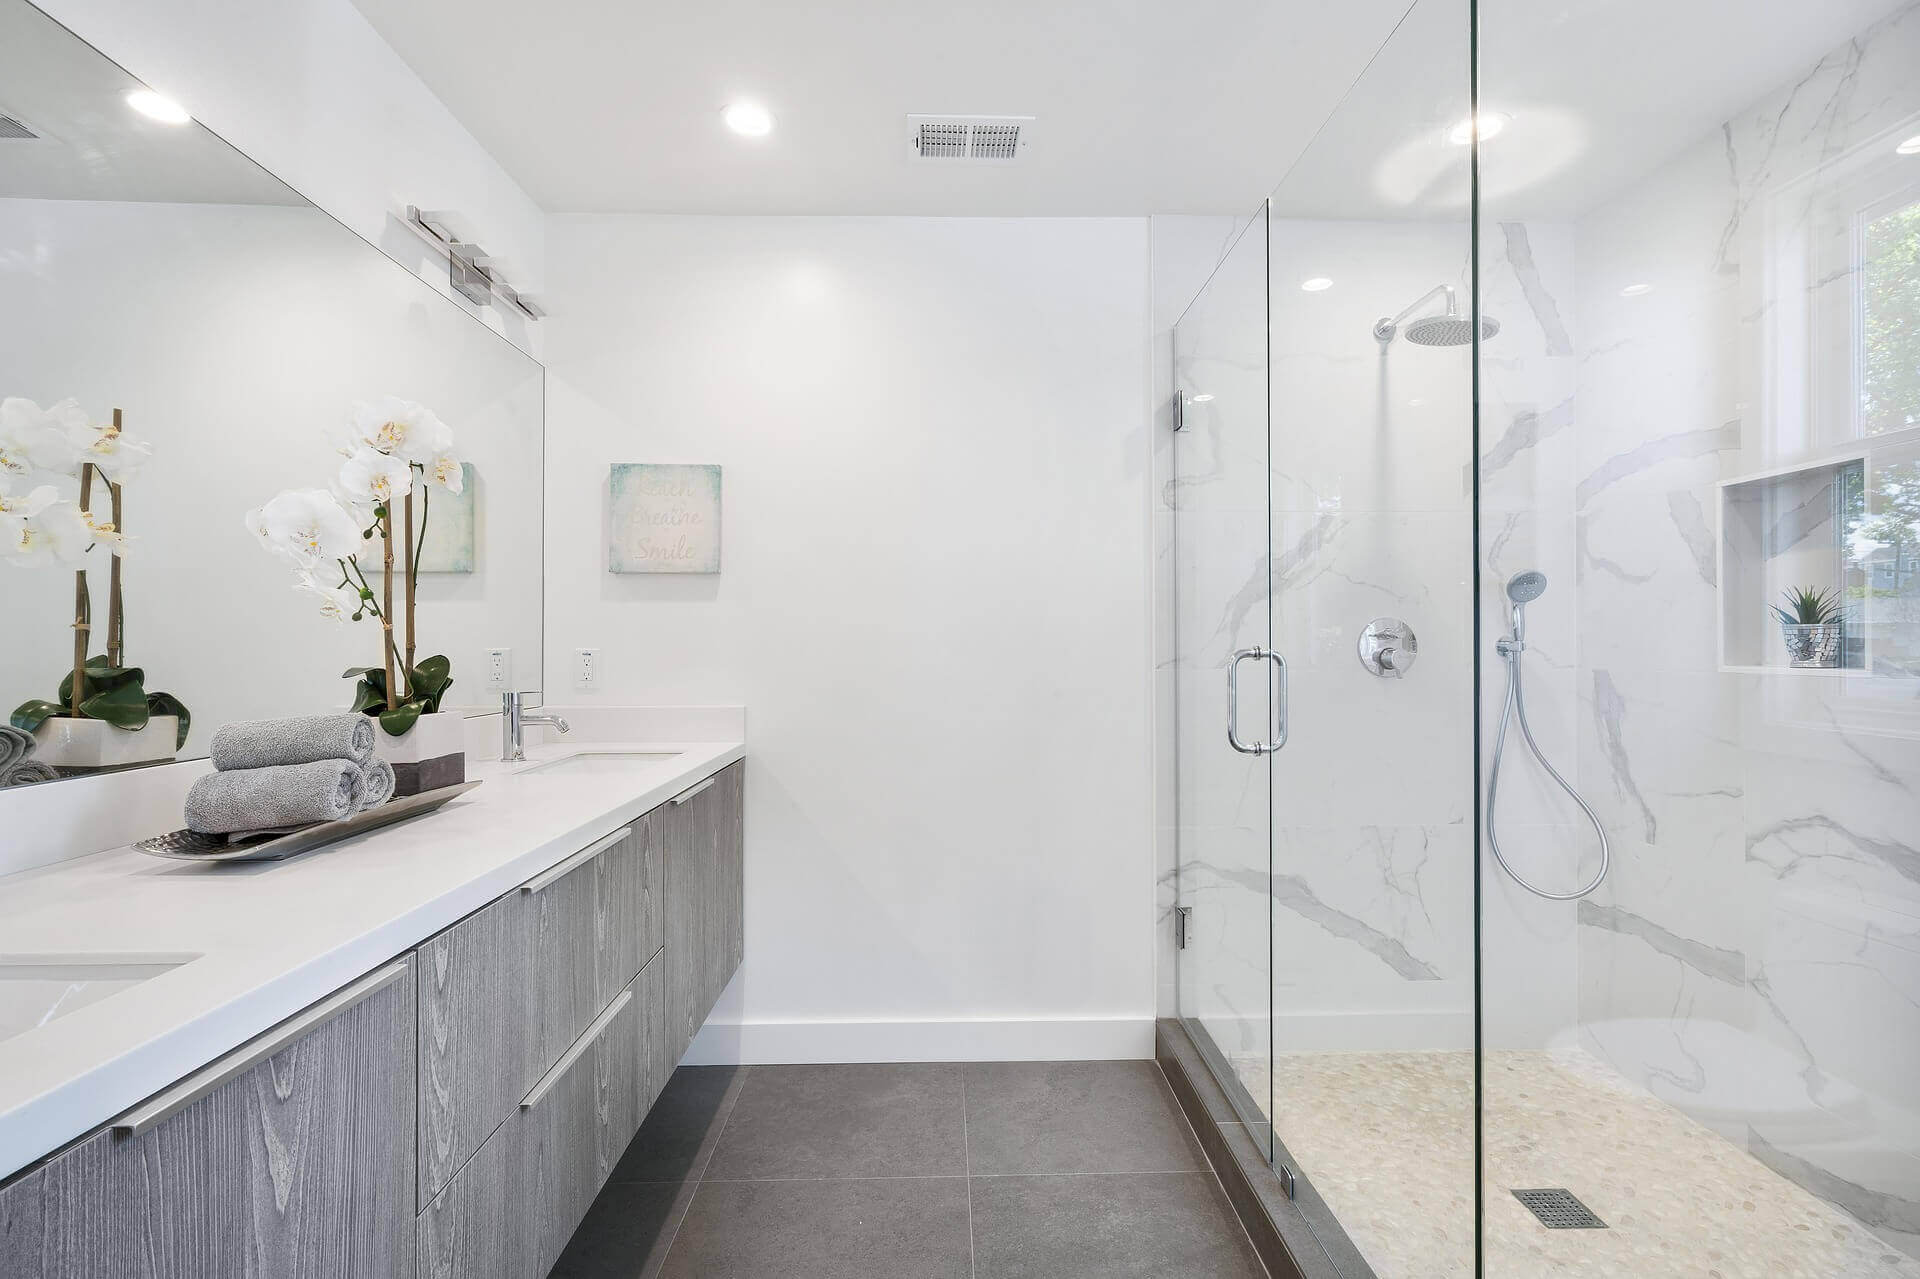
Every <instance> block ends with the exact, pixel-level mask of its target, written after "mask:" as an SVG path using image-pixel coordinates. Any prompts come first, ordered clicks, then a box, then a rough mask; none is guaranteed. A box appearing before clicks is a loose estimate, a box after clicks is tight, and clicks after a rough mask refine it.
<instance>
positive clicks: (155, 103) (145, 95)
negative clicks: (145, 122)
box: [127, 89, 193, 124]
mask: <svg viewBox="0 0 1920 1279" xmlns="http://www.w3.org/2000/svg"><path fill="white" fill-rule="evenodd" d="M127 105H128V106H130V107H132V108H133V109H134V110H135V111H138V112H139V113H140V114H141V115H143V116H145V117H147V119H149V120H158V121H159V122H160V123H161V124H185V123H187V121H189V120H191V119H193V117H192V116H190V115H188V114H187V109H186V108H185V107H183V106H181V105H180V104H179V103H178V102H175V101H174V100H173V99H172V98H165V97H162V96H160V95H159V94H157V93H155V92H154V91H153V90H152V89H135V90H134V91H133V92H132V93H129V94H128V95H127Z"/></svg>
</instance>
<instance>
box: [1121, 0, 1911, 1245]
mask: <svg viewBox="0 0 1920 1279" xmlns="http://www.w3.org/2000/svg"><path fill="white" fill-rule="evenodd" d="M1167 233H1168V234H1170V235H1173V234H1177V233H1178V227H1177V226H1172V227H1170V228H1168V231H1167ZM1226 243H1227V244H1228V247H1227V248H1226V249H1225V250H1224V251H1223V252H1221V253H1220V254H1219V257H1218V263H1217V265H1216V266H1215V268H1214V270H1213V272H1212V275H1211V277H1210V278H1209V279H1208V281H1207V283H1206V286H1205V287H1204V288H1203V289H1202V290H1201V291H1200V292H1199V295H1198V296H1197V297H1196V298H1195V299H1194V300H1193V301H1192V303H1191V304H1190V305H1189V306H1188V308H1187V310H1186V312H1185V314H1184V315H1183V316H1182V318H1181V320H1180V322H1179V323H1178V325H1177V326H1176V327H1175V328H1174V331H1173V367H1172V379H1173V387H1174V389H1175V391H1176V394H1177V397H1178V399H1179V410H1180V411H1179V414H1178V416H1179V422H1180V429H1179V430H1177V431H1176V432H1175V433H1174V434H1173V436H1172V445H1171V447H1170V449H1169V450H1167V462H1166V474H1165V476H1164V480H1165V482H1164V483H1163V484H1162V485H1160V488H1159V491H1160V492H1161V493H1162V494H1163V499H1162V500H1163V503H1164V506H1165V508H1166V509H1165V512H1164V518H1165V522H1166V526H1167V528H1168V529H1169V530H1170V535H1169V540H1170V546H1171V557H1172V565H1173V567H1172V573H1171V577H1172V589H1171V590H1170V591H1169V592H1166V593H1165V595H1166V598H1165V603H1164V605H1163V607H1164V608H1165V609H1166V610H1167V611H1168V613H1169V614H1170V616H1169V618H1168V619H1167V623H1166V625H1167V628H1168V632H1169V634H1170V635H1171V637H1172V660H1171V665H1172V668H1173V677H1172V688H1173V714H1172V715H1171V717H1170V726H1169V729H1168V732H1167V734H1166V740H1165V741H1164V742H1163V744H1162V745H1163V749H1165V750H1167V751H1169V752H1170V754H1171V756H1172V758H1173V760H1174V772H1175V776H1176V784H1175V790H1174V795H1173V820H1172V822H1171V826H1172V827H1173V842H1174V845H1175V861H1176V869H1175V875H1174V879H1175V884H1174V896H1175V899H1176V902H1177V904H1178V906H1180V907H1181V908H1183V911H1184V914H1183V918H1184V923H1185V927H1184V939H1185V946H1184V948H1183V949H1181V950H1179V951H1178V952H1177V953H1176V960H1175V968H1176V981H1175V983H1174V985H1175V987H1176V995H1175V997H1176V1000H1177V1005H1178V1007H1177V1012H1178V1015H1179V1018H1180V1020H1181V1021H1182V1023H1183V1024H1184V1025H1185V1026H1186V1027H1187V1029H1188V1031H1189V1032H1190V1033H1191V1035H1192V1038H1193V1040H1194V1041H1195V1044H1196V1046H1198V1047H1199V1048H1200V1050H1201V1053H1202V1055H1203V1056H1204V1057H1205V1058H1206V1059H1207V1061H1208V1063H1209V1065H1210V1066H1211V1067H1212V1069H1213V1072H1214V1074H1215V1075H1216V1077H1217V1079H1218V1081H1219V1082H1220V1083H1221V1084H1222V1086H1223V1089H1224V1091H1225V1092H1226V1093H1227V1095H1228V1096H1229V1098H1230V1100H1231V1101H1232V1104H1233V1109H1234V1114H1233V1115H1232V1116H1231V1117H1230V1118H1229V1119H1228V1120H1227V1121H1228V1122H1232V1123H1237V1124H1243V1125H1245V1126H1246V1130H1247V1132H1248V1134H1249V1135H1251V1136H1253V1137H1254V1138H1255V1140H1256V1142H1257V1143H1258V1145H1259V1147H1260V1149H1261V1151H1262V1153H1263V1154H1264V1156H1265V1157H1266V1158H1267V1159H1269V1160H1270V1161H1271V1162H1272V1163H1273V1165H1274V1166H1275V1168H1276V1170H1280V1169H1284V1170H1285V1175H1286V1178H1287V1180H1288V1182H1289V1184H1291V1185H1292V1186H1293V1188H1294V1193H1293V1203H1294V1205H1295V1208H1296V1211H1297V1212H1298V1215H1299V1218H1300V1221H1299V1223H1298V1224H1299V1226H1300V1229H1301V1230H1302V1231H1303V1232H1304V1233H1302V1234H1300V1235H1299V1238H1301V1239H1305V1240H1308V1241H1309V1242H1310V1245H1311V1246H1305V1247H1302V1246H1292V1245H1290V1246H1291V1247H1292V1251H1293V1252H1294V1254H1295V1260H1296V1262H1297V1263H1298V1264H1299V1266H1300V1269H1301V1271H1302V1273H1304V1274H1307V1275H1329V1276H1332V1275H1338V1276H1342V1277H1343V1279H1357V1277H1359V1276H1367V1275H1378V1276H1382V1277H1383V1279H1386V1277H1391V1279H1400V1277H1402V1276H1405V1277H1408V1279H1412V1277H1414V1276H1419V1277H1420V1279H1427V1277H1429V1276H1474V1275H1489V1276H1500V1277H1501V1279H1509V1277H1511V1279H1522V1277H1526V1279H1534V1277H1537V1276H1560V1275H1569V1276H1570V1275H1576V1274H1578V1275H1622V1276H1627V1275H1631V1276H1666V1275H1672V1276H1682V1275H1686V1276H1694V1275H1700V1276H1707V1275H1719V1276H1723V1277H1727V1279H1730V1277H1731V1276H1736V1275H1754V1276H1761V1275H1764V1276H1784V1275H1805V1276H1809V1277H1819V1279H1826V1277H1829V1276H1854V1275H1860V1276H1867V1275H1883V1276H1901V1275H1913V1276H1920V4H1914V3H1887V2H1886V0H1834V2H1833V3H1829V4H1822V5H1813V6H1809V5H1805V4H1800V3H1793V2H1791V0H1758V2H1756V3H1747V4H1740V5H1732V4H1726V3H1719V2H1717V0H1666V2H1665V3H1662V4H1653V3H1649V2H1647V0H1583V2H1582V3H1566V4H1554V5H1545V6H1542V5H1538V4H1534V3H1528V2H1526V0H1478V3H1468V2H1467V0H1420V2H1419V3H1417V4H1415V5H1413V6H1412V7H1411V8H1410V9H1409V10H1408V11H1407V13H1406V14H1405V16H1404V17H1403V18H1402V19H1401V21H1400V24H1399V26H1398V27H1397V28H1396V30H1395V31H1394V33H1393V35H1392V37H1391V39H1389V40H1388V42H1387V43H1386V44H1385V45H1384V46H1383V47H1382V48H1381V49H1380V50H1379V52H1378V53H1377V55H1376V56H1375V57H1374V59H1373V60H1372V62H1371V63H1370V65H1369V66H1368V67H1367V69H1366V71H1365V72H1364V74H1363V75H1362V76H1361V77H1360V78H1359V80H1358V81H1357V82H1356V83H1355V84H1354V86H1353V88H1352V89H1351V91H1350V92H1349V94H1348V95H1347V97H1346V99H1345V101H1344V102H1343V103H1342V104H1341V105H1340V106H1339V108H1338V109H1337V110H1336V111H1335V112H1334V113H1333V115H1332V117H1331V118H1330V119H1329V120H1328V121H1327V123H1326V124H1325V125H1324V127H1323V128H1322V129H1321V131H1320V132H1319V134H1318V136H1317V137H1316V138H1315V140H1314V141H1313V143H1312V144H1311V145H1310V146H1309V147H1308V148H1307V150H1306V151H1305V152H1304V153H1303V154H1302V155H1301V156H1300V157H1299V158H1298V159H1297V160H1296V161H1295V162H1294V164H1293V165H1292V167H1291V168H1290V169H1289V170H1288V172H1287V174H1286V177H1285V179H1284V180H1283V181H1282V182H1281V183H1280V185H1279V186H1278V187H1276V188H1275V189H1274V190H1273V192H1272V194H1271V195H1270V196H1269V198H1268V199H1267V200H1266V201H1265V202H1263V204H1262V205H1261V207H1260V208H1259V209H1258V210H1257V211H1256V212H1255V213H1254V214H1253V215H1252V216H1250V217H1243V218H1241V219H1238V220H1237V222H1236V225H1235V231H1234V234H1233V235H1232V236H1231V237H1230V238H1229V239H1228V240H1227V241H1226ZM1516 680H1517V682H1518V688H1517V689H1516V688H1515V687H1514V685H1515V683H1516ZM1516 694H1518V695H1517V696H1516ZM1523 713H1524V719H1523V718H1522V714H1523ZM1496 750H1497V751H1498V758H1499V763H1498V767H1497V769H1496V767H1495V756H1496ZM1496 854H1497V855H1496Z"/></svg>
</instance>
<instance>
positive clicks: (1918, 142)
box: [1893, 133, 1920, 155]
mask: <svg viewBox="0 0 1920 1279" xmlns="http://www.w3.org/2000/svg"><path fill="white" fill-rule="evenodd" d="M1893 153H1894V154H1895V155H1920V133H1916V134H1914V135H1913V136H1912V137H1910V138H1908V139H1907V140H1906V141H1905V142H1902V143H1901V144H1900V145H1899V146H1897V147H1895V148H1894V149H1893Z"/></svg>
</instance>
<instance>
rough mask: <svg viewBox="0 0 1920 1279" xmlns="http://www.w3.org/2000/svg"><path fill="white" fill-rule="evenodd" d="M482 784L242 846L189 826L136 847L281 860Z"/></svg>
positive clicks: (226, 858) (164, 853) (158, 853)
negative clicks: (197, 831) (204, 833)
mask: <svg viewBox="0 0 1920 1279" xmlns="http://www.w3.org/2000/svg"><path fill="white" fill-rule="evenodd" d="M479 784H480V783H479V782H461V783H459V784H458V785H456V786H442V787H440V788H439V789H437V790H430V791H421V792H420V793H419V794H418V795H404V796H402V797H401V798H399V799H390V800H388V801H387V802H386V803H384V804H382V805H380V807H378V808H369V809H367V810H366V811H365V812H364V813H355V814H354V815H353V816H351V817H348V818H344V819H342V820H340V821H337V822H317V823H315V824H314V825H312V826H306V827H302V828H301V829H300V830H296V831H292V832H290V833H288V834H285V835H262V836H259V837H258V838H255V839H251V840H248V841H246V842H244V843H239V844H235V843H231V842H229V841H228V839H227V837H226V836H225V835H200V834H196V833H194V832H193V831H190V830H176V831H173V832H172V833H170V834H166V835H155V836H154V837H153V838H151V839H143V840H140V841H139V842H138V843H136V844H135V845H134V847H135V848H137V849H139V850H140V851H141V852H143V853H149V854H151V855H152V856H155V857H171V858H173V859H174V860H175V861H183V862H277V861H280V860H281V859H283V858H287V857H298V856H299V855H300V854H301V853H311V852H313V851H314V850H315V849H318V848H325V847H326V846H327V845H328V844H335V843H338V842H339V841H341V840H343V839H346V838H349V837H350V836H353V835H362V834H365V833H366V832H367V831H370V830H379V829H380V828H381V827H382V826H391V825H393V824H394V823H395V822H404V821H406V820H407V819H408V818H409V817H419V816H421V815H422V814H425V813H431V812H432V811H433V810H434V809H436V808H438V807H440V806H441V805H442V804H444V803H446V802H447V801H448V800H450V799H454V798H456V797H457V796H460V795H464V794H466V793H467V792H468V791H470V790H472V789H473V788H474V787H476V786H478V785H479Z"/></svg>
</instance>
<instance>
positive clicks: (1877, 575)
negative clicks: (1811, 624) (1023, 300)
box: [1719, 452, 1920, 676]
mask: <svg viewBox="0 0 1920 1279" xmlns="http://www.w3.org/2000/svg"><path fill="white" fill-rule="evenodd" d="M1868 464H1869V456H1868V454H1867V453H1865V452H1859V453H1853V454H1849V455H1846V456H1842V457H1830V458H1827V459H1824V460H1821V461H1817V462H1810V463H1805V464H1802V465H1800V466H1796V467H1790V468H1782V469H1778V470H1773V471H1767V472H1763V473H1761V474H1759V475H1752V476H1746V477H1743V478H1739V479H1732V480H1724V481H1722V482H1721V483H1720V486H1719V491H1720V492H1719V496H1720V503H1719V505H1720V539H1719V583H1720V591H1719V601H1720V667H1721V669H1722V670H1724V671H1735V672H1742V673H1765V672H1775V671H1781V672H1791V673H1793V674H1796V675H1829V676H1846V675H1862V674H1865V673H1866V670H1867V636H1868V633H1869V630H1870V628H1871V624H1872V621H1873V618H1874V614H1875V612H1876V610H1875V609H1874V607H1873V605H1874V604H1875V602H1876V601H1875V598H1874V597H1875V592H1876V589H1877V588H1878V589H1881V590H1884V589H1885V588H1887V587H1889V586H1894V587H1897V586H1898V585H1899V579H1900V578H1901V577H1902V576H1903V570H1904V568H1905V561H1906V560H1908V559H1911V558H1912V557H1914V556H1915V555H1916V554H1920V550H1917V549H1916V548H1915V547H1914V546H1913V545H1912V544H1911V543H1910V542H1909V543H1908V544H1907V545H1905V546H1902V547H1896V546H1892V545H1882V544H1880V543H1879V542H1878V541H1877V539H1876V535H1877V534H1884V533H1891V532H1894V531H1895V530H1894V528H1893V525H1894V523H1895V521H1892V520H1885V519H1875V518H1874V517H1873V515H1872V514H1871V513H1870V512H1869V509H1868V506H1869V503H1868V488H1867V475H1868ZM1880 524H1886V525H1887V526H1888V527H1887V528H1884V529H1882V528H1879V527H1878V525H1880ZM1906 537H1907V535H1905V534H1904V533H1903V534H1902V536H1901V537H1900V538H1898V539H1896V540H1906ZM1880 579H1884V580H1880ZM1802 592H1805V593H1810V594H1812V595H1814V596H1816V597H1819V598H1820V599H1822V600H1823V601H1826V602H1828V603H1830V604H1831V605H1832V608H1833V612H1834V614H1837V618H1838V622H1837V625H1838V635H1837V637H1836V636H1834V635H1833V634H1832V631H1831V630H1828V631H1826V632H1824V633H1821V632H1814V631H1808V630H1807V629H1806V628H1805V627H1802V628H1800V629H1799V631H1798V632H1797V633H1796V632H1793V631H1790V629H1789V628H1788V627H1787V626H1785V625H1783V619H1782V618H1781V617H1780V616H1779V614H1777V613H1776V612H1775V611H1774V610H1775V608H1776V606H1777V607H1780V608H1784V609H1787V610H1788V611H1789V612H1792V611H1794V604H1793V600H1792V599H1791V598H1790V597H1791V596H1794V595H1796V594H1800V593H1802ZM1827 625H1828V626H1829V627H1831V626H1832V625H1834V623H1833V622H1831V621H1829V622H1828V623H1827ZM1815 641H1817V642H1815ZM1796 659H1798V660H1796Z"/></svg>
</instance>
